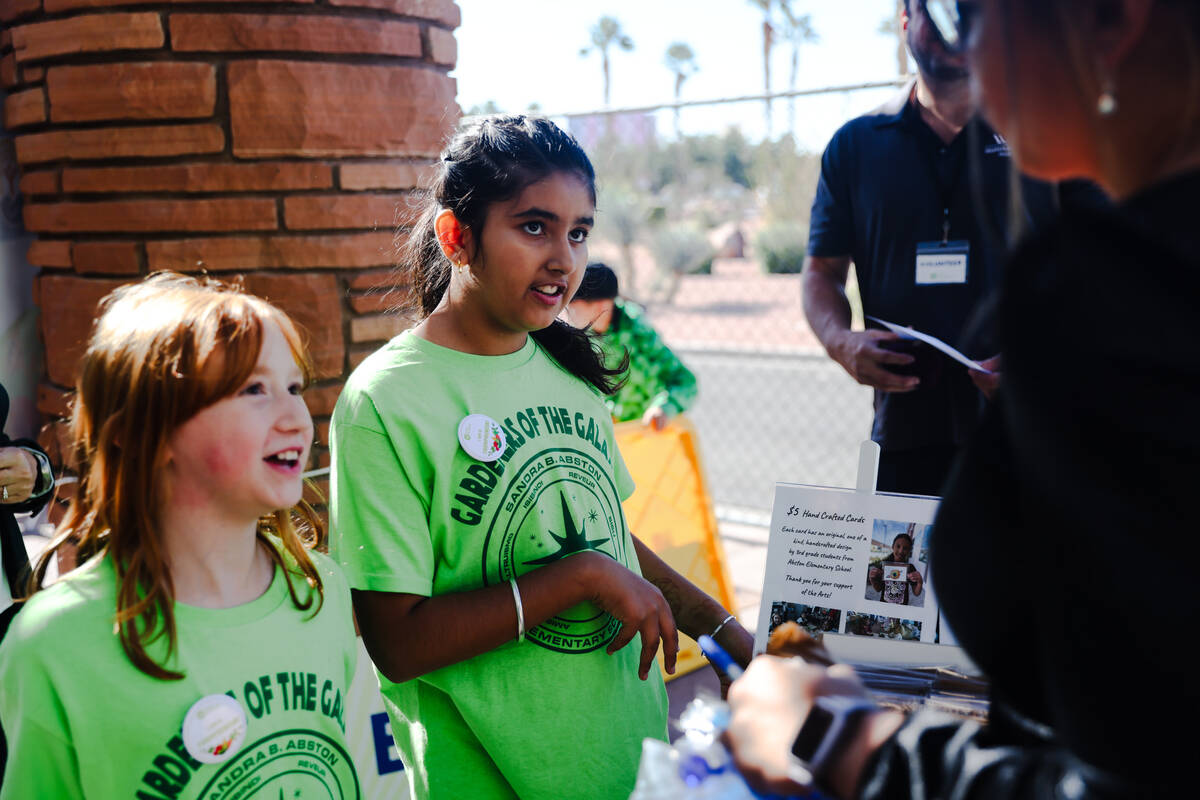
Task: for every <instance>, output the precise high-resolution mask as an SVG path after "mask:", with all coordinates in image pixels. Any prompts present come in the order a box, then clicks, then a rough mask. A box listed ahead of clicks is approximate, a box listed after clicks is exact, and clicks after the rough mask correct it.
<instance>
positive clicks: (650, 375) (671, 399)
mask: <svg viewBox="0 0 1200 800" xmlns="http://www.w3.org/2000/svg"><path fill="white" fill-rule="evenodd" d="M613 304H614V308H613V315H612V322H611V323H609V328H608V330H607V331H605V332H604V333H602V334H599V335H598V337H597V338H599V340H600V344H601V346H602V347H603V348H604V353H605V362H606V363H607V364H608V366H609V367H614V368H615V367H617V366H618V365H620V363H621V359H622V358H624V357H625V354H626V353H629V373H628V376H627V377H626V379H625V383H624V385H623V386H622V387H621V388H620V389H618V390H617V391H616V392H615V393H613V394H612V395H609V397H608V398H606V401H605V402H606V403H607V404H608V408H609V411H610V412H612V415H613V418H614V419H616V420H617V422H625V421H627V420H631V419H641V418H642V415H643V414H645V413H646V411H647V410H648V409H651V408H661V409H663V410H664V411H666V412H667V414H669V415H671V416H674V415H676V414H682V413H683V412H684V411H687V410H688V409H689V408H691V406H692V404H693V403H695V402H696V376H695V375H693V374H692V371H691V370H689V369H688V368H687V367H685V366H684V365H683V362H682V361H680V360H679V357H678V356H676V355H675V354H674V353H672V352H671V349H670V348H669V347H667V346H666V344H664V343H663V340H662V339H661V338H659V335H658V333H657V332H656V331H655V330H654V328H652V327H650V324H649V323H648V322H646V320H645V318H644V314H645V312H644V311H643V310H642V309H641V308H640V307H639V306H637V305H635V304H633V303H628V302H625V301H624V300H621V299H617V300H614V301H613Z"/></svg>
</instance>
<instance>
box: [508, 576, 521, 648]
mask: <svg viewBox="0 0 1200 800" xmlns="http://www.w3.org/2000/svg"><path fill="white" fill-rule="evenodd" d="M508 582H509V584H510V585H511V586H512V590H513V602H514V603H516V604H517V643H518V644H520V643H521V642H523V641H525V608H524V606H522V605H521V590H520V589H518V588H517V579H516V578H509V579H508Z"/></svg>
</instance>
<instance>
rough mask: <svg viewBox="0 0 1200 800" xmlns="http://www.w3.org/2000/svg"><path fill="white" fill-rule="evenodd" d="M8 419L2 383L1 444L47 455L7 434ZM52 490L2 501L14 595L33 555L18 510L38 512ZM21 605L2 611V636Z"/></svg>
mask: <svg viewBox="0 0 1200 800" xmlns="http://www.w3.org/2000/svg"><path fill="white" fill-rule="evenodd" d="M7 420H8V392H6V391H5V390H4V386H3V384H0V447H26V448H29V449H31V450H37V451H38V452H40V453H42V454H43V455H44V454H45V451H44V450H42V448H41V447H39V446H38V444H37V442H34V441H31V440H29V439H9V438H8V435H7V434H5V433H4V424H5V422H6V421H7ZM50 495H51V493H50V492H46V493H44V494H43V495H41V496H40V497H31V498H30V499H28V500H26V501H25V502H24V503H13V504H0V557H3V559H4V574H5V576H7V578H8V586H9V589H11V590H12V593H13V594H14V595H20V594H21V592H22V591H23V590H24V588H25V581H26V578H27V576H28V574H29V558H28V556H26V554H25V543H24V542H23V541H22V540H21V528H20V526H18V525H17V518H16V517H15V516H14V515H15V514H17V513H24V512H29V513H31V514H36V513H37V512H39V511H41V510H42V507H43V506H45V505H46V503H47V502H48V501H49V499H50ZM18 608H19V606H17V605H13V606H9V607H8V608H7V609H5V610H4V611H3V612H0V639H3V638H4V634H5V632H6V631H7V630H8V624H9V622H11V621H12V618H13V616H14V615H15V614H16V613H17V609H18Z"/></svg>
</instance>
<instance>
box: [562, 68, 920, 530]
mask: <svg viewBox="0 0 1200 800" xmlns="http://www.w3.org/2000/svg"><path fill="white" fill-rule="evenodd" d="M898 83H899V82H897V81H893V82H880V83H879V84H872V85H864V86H857V87H834V88H831V89H827V90H808V91H806V92H804V93H802V94H798V95H797V96H794V97H790V98H789V97H786V96H779V97H776V98H775V102H774V108H775V112H774V113H775V118H776V128H777V129H778V128H780V127H782V128H787V129H788V130H787V131H786V132H785V133H782V134H778V135H776V136H774V137H765V136H762V135H761V133H760V134H759V137H760V138H759V139H758V140H757V141H752V140H751V139H750V138H749V136H748V135H747V133H745V132H744V131H752V130H755V129H757V130H759V131H761V129H762V114H763V98H762V97H756V98H748V99H747V98H743V99H740V100H739V99H731V100H728V101H714V102H713V103H711V104H703V103H690V104H686V105H685V107H682V108H673V107H671V106H665V107H660V108H657V109H634V110H624V111H615V112H603V113H597V114H591V115H578V116H573V117H568V118H566V122H567V124H568V125H569V126H570V128H571V129H572V132H573V133H575V135H576V136H577V137H578V138H579V139H580V141H581V143H582V144H583V145H584V147H585V149H587V150H588V152H589V153H590V154H592V156H593V161H594V162H595V164H596V168H597V183H598V187H599V197H598V207H597V228H596V231H595V235H594V238H593V246H592V258H593V260H602V261H604V262H605V263H608V264H609V265H610V266H612V267H613V268H614V269H616V271H617V272H618V274H619V275H620V276H621V281H622V294H623V295H626V296H628V297H631V298H633V299H634V300H637V301H638V302H640V303H641V304H642V305H644V306H645V307H646V309H647V316H648V319H649V321H650V323H651V324H652V325H654V327H655V328H656V329H657V330H658V331H659V333H660V334H661V335H662V337H663V338H664V340H665V341H666V342H667V344H668V345H669V346H670V347H671V348H672V349H673V350H674V351H675V352H676V353H677V354H678V355H679V356H680V357H681V358H682V359H683V361H684V362H685V363H686V364H687V365H688V366H689V367H690V368H691V369H692V371H693V372H695V373H696V376H697V378H698V379H699V383H700V394H699V399H698V401H697V403H696V405H695V407H694V408H693V409H692V410H691V411H690V416H691V418H692V420H693V422H694V423H695V424H696V426H697V429H698V431H699V435H700V442H701V447H702V455H703V457H704V460H705V467H706V471H707V476H708V480H709V490H710V493H711V494H712V496H713V499H714V502H715V503H716V504H717V510H718V515H719V516H722V517H725V518H747V519H750V520H756V521H762V520H765V518H766V515H767V513H768V512H769V509H770V505H771V500H772V496H773V490H774V485H775V482H776V481H788V482H793V483H805V484H815V485H823V486H852V485H853V482H854V478H855V472H856V468H857V458H858V445H859V443H860V442H861V441H862V440H863V439H865V438H868V437H869V435H870V427H871V418H872V413H873V412H872V407H871V399H872V396H871V390H870V389H869V388H867V387H864V386H860V385H859V384H857V383H856V382H855V381H854V380H853V379H851V378H850V377H849V376H848V375H847V374H846V373H845V371H844V370H843V369H842V368H841V367H840V366H839V365H837V364H836V363H835V362H833V361H832V360H831V359H830V358H829V357H828V356H827V355H826V354H825V352H824V350H823V348H822V347H821V346H820V343H819V342H818V341H817V340H816V337H815V336H814V335H813V334H812V331H811V330H810V329H809V327H808V324H807V322H806V321H805V319H804V314H803V310H802V308H801V298H800V274H799V271H800V265H801V263H802V260H803V256H804V250H805V244H806V241H807V235H808V215H809V210H810V208H811V204H812V199H813V194H814V192H815V190H816V184H817V179H818V176H819V171H820V151H821V149H822V148H823V147H824V144H825V142H827V141H828V139H829V137H830V136H832V134H833V132H834V131H835V130H836V129H837V127H839V126H840V125H841V123H842V122H844V121H845V120H847V119H850V118H852V117H854V116H857V115H859V114H862V113H866V112H867V111H869V110H870V109H872V108H875V107H877V106H878V105H880V104H881V103H883V102H884V101H885V100H886V99H887V98H888V97H889V96H891V94H893V93H894V92H895V91H896V85H897V84H898ZM691 114H703V115H705V119H706V123H705V125H706V127H707V128H708V129H709V130H721V129H722V124H721V123H723V132H721V133H708V134H695V135H689V134H688V133H687V132H686V131H687V129H688V117H689V115H691ZM714 114H720V115H721V118H720V120H719V121H718V122H716V123H714V121H713V115H714ZM677 115H679V116H677ZM784 120H787V124H781V123H783V122H784ZM679 131H683V133H679ZM848 293H849V294H850V295H851V300H852V304H853V303H854V302H855V300H856V296H857V288H856V285H855V284H854V282H853V280H852V281H851V284H850V286H849V287H848ZM859 324H861V322H859Z"/></svg>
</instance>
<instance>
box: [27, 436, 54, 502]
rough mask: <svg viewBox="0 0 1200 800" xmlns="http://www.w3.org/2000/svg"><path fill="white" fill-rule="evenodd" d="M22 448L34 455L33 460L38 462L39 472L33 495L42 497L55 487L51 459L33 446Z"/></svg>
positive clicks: (35, 480) (34, 483)
mask: <svg viewBox="0 0 1200 800" xmlns="http://www.w3.org/2000/svg"><path fill="white" fill-rule="evenodd" d="M21 449H22V450H24V451H25V452H26V453H29V454H30V455H31V456H33V460H34V461H36V462H37V465H38V472H37V478H36V479H34V482H33V494H32V497H41V496H42V495H44V494H46V492H49V491H50V490H51V489H53V488H54V468H53V467H51V466H50V459H48V458H46V456H44V455H42V453H41V452H40V451H38V450H34V449H33V448H31V447H23V448H21Z"/></svg>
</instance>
